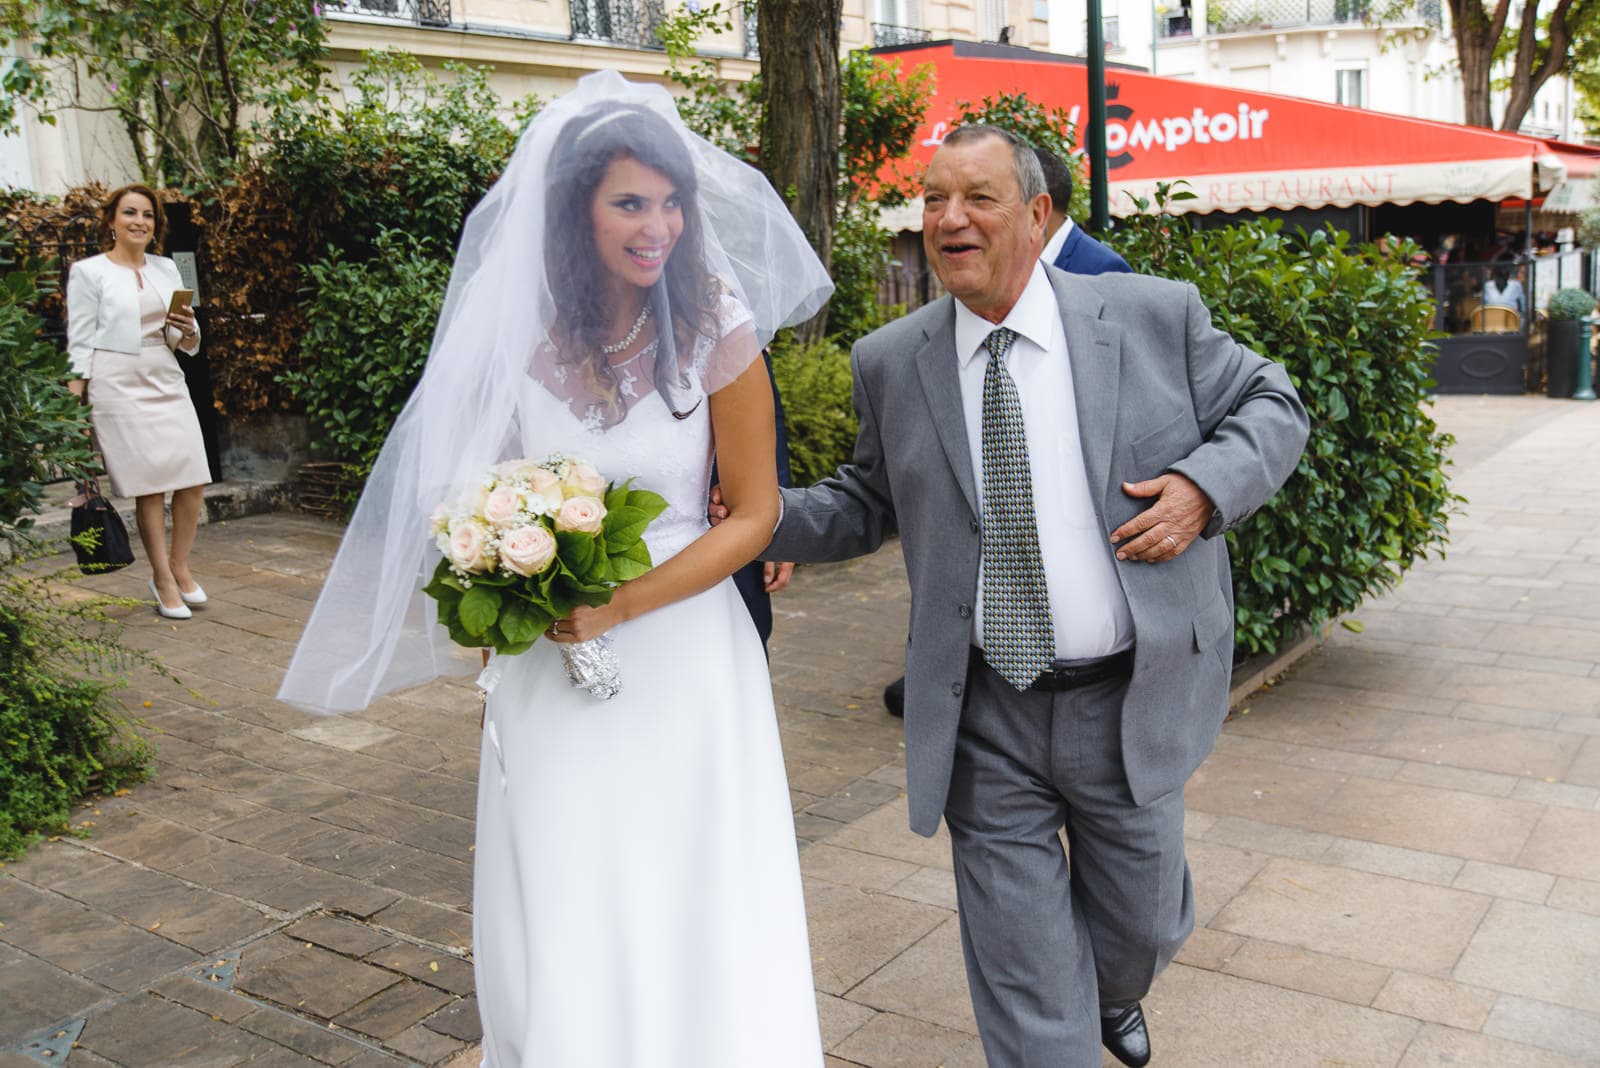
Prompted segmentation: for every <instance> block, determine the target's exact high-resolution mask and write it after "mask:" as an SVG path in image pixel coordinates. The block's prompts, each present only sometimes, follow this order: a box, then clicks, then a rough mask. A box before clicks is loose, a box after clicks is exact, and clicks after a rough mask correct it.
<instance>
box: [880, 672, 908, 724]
mask: <svg viewBox="0 0 1600 1068" xmlns="http://www.w3.org/2000/svg"><path fill="white" fill-rule="evenodd" d="M883 707H884V708H887V709H888V710H889V715H891V716H899V717H900V718H901V719H904V718H905V715H906V677H905V676H904V675H901V676H900V677H899V678H898V679H895V680H894V681H893V682H891V683H890V684H889V685H887V686H885V687H884V688H883Z"/></svg>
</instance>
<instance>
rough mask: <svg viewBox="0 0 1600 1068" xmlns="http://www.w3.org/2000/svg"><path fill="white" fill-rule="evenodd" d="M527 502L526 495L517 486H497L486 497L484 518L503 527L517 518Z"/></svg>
mask: <svg viewBox="0 0 1600 1068" xmlns="http://www.w3.org/2000/svg"><path fill="white" fill-rule="evenodd" d="M526 504H527V497H526V495H525V494H524V493H523V491H522V490H520V489H518V488H517V487H516V486H496V487H495V488H494V489H493V490H491V491H490V492H489V496H488V497H486V498H484V502H483V518H485V519H487V520H488V521H489V522H491V523H493V524H494V525H495V526H497V527H503V526H506V525H508V524H510V523H511V522H512V521H513V520H515V519H516V518H517V516H518V515H519V514H520V513H521V512H522V509H523V508H524V507H525V506H526Z"/></svg>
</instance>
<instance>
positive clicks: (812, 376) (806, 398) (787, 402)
mask: <svg viewBox="0 0 1600 1068" xmlns="http://www.w3.org/2000/svg"><path fill="white" fill-rule="evenodd" d="M772 377H773V379H774V380H775V381H776V382H777V383H778V393H779V394H780V395H781V396H782V397H783V412H784V423H785V426H786V428H787V429H788V432H789V471H790V474H791V475H792V476H793V479H794V484H795V485H796V486H809V485H811V483H813V482H817V481H819V480H821V479H824V478H827V477H828V476H829V475H831V474H833V472H834V470H835V469H836V468H838V466H839V465H840V464H842V463H845V462H847V461H848V460H849V459H850V455H851V453H852V452H854V451H855V444H856V413H855V409H854V408H853V407H852V406H851V404H850V386H851V381H850V353H849V352H848V351H847V350H846V349H844V348H842V347H840V346H839V345H838V344H837V343H836V342H833V341H827V340H824V341H819V342H817V343H815V344H812V345H802V344H800V343H798V342H796V341H795V340H794V337H793V335H792V334H790V333H785V334H781V335H779V337H778V339H777V340H776V341H774V342H773V344H772Z"/></svg>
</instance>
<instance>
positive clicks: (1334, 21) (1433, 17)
mask: <svg viewBox="0 0 1600 1068" xmlns="http://www.w3.org/2000/svg"><path fill="white" fill-rule="evenodd" d="M1387 8H1388V5H1387V4H1385V3H1384V2H1383V0H1212V2H1211V3H1210V4H1209V5H1208V6H1207V8H1206V24H1207V26H1206V28H1207V29H1209V30H1210V31H1211V32H1212V33H1241V32H1249V31H1251V30H1276V29H1287V28H1292V27H1296V26H1338V25H1350V24H1356V25H1360V24H1366V23H1377V22H1383V23H1386V24H1388V25H1395V24H1405V25H1417V24H1421V25H1426V26H1433V27H1435V28H1438V27H1439V26H1441V25H1442V22H1441V18H1440V5H1439V0H1417V2H1415V3H1412V4H1410V5H1408V6H1407V7H1406V8H1405V9H1403V10H1402V11H1401V12H1398V13H1397V12H1394V11H1390V10H1387ZM1162 36H1175V35H1174V34H1170V33H1163V35H1162Z"/></svg>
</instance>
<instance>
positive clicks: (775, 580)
mask: <svg viewBox="0 0 1600 1068" xmlns="http://www.w3.org/2000/svg"><path fill="white" fill-rule="evenodd" d="M726 518H728V506H727V505H725V504H723V503H722V487H721V486H712V487H711V503H710V504H708V505H706V519H708V520H710V522H711V525H712V526H716V525H717V524H718V523H720V522H722V521H723V520H724V519H726ZM793 574H794V565H793V564H789V563H783V564H780V563H775V562H774V561H771V560H768V561H766V565H765V567H764V569H763V571H762V584H763V585H764V586H765V587H766V590H767V592H768V593H777V592H778V591H779V590H781V589H783V588H784V587H785V586H787V585H789V578H790V576H791V575H793Z"/></svg>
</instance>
